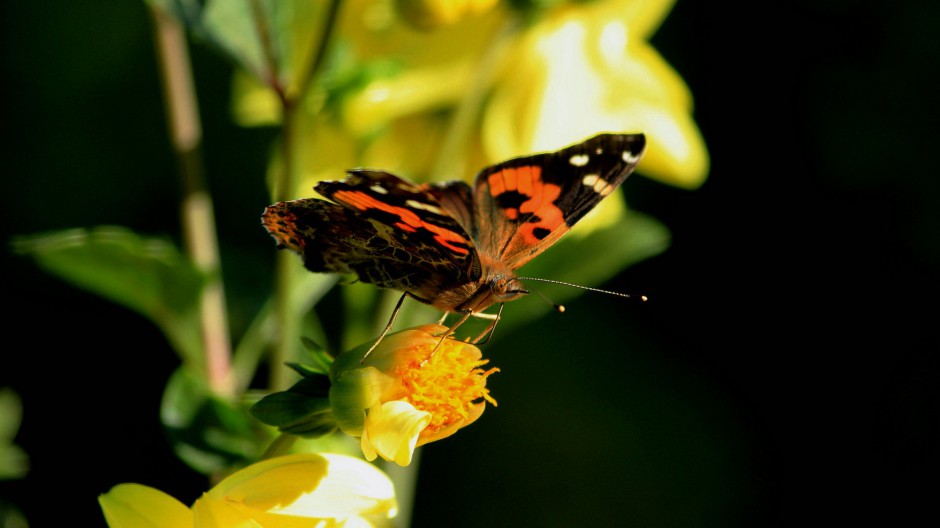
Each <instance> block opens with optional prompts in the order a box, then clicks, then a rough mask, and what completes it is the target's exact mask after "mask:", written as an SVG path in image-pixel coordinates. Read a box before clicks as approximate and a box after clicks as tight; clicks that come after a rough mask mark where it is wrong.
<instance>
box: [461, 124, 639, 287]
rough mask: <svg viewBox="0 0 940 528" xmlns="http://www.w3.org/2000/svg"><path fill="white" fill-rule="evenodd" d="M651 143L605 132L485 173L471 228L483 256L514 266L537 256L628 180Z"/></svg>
mask: <svg viewBox="0 0 940 528" xmlns="http://www.w3.org/2000/svg"><path fill="white" fill-rule="evenodd" d="M645 146H646V139H645V137H644V136H643V134H601V135H598V136H594V137H592V138H591V139H588V140H587V141H584V142H583V143H579V144H577V145H572V146H569V147H567V148H564V149H561V150H558V151H556V152H549V153H543V154H536V155H533V156H525V157H520V158H514V159H511V160H508V161H505V162H503V163H499V164H497V165H493V166H492V167H488V168H486V169H484V170H483V171H481V172H480V173H479V174H478V175H477V177H476V183H475V187H474V201H475V210H474V215H475V219H476V226H477V229H475V230H472V231H471V232H470V235H471V237H472V239H473V240H474V243H475V244H476V247H477V250H478V251H479V252H480V254H481V257H482V258H483V259H484V261H495V262H500V263H502V264H504V265H505V266H507V267H508V268H509V269H516V268H518V267H520V266H522V265H523V264H525V263H526V262H528V261H529V260H531V259H532V258H533V257H535V256H536V255H538V254H539V253H541V252H542V251H544V250H545V249H546V248H548V246H550V245H552V244H553V243H555V241H556V240H558V238H559V237H561V236H562V235H563V234H565V233H566V232H567V231H568V230H569V229H570V228H571V226H573V225H574V224H575V223H576V222H577V221H578V220H580V219H581V218H582V217H584V215H585V214H587V213H588V211H590V210H591V209H593V208H594V206H595V205H597V204H598V203H599V202H600V201H601V200H603V199H604V197H606V196H608V195H609V194H610V193H612V192H613V191H614V190H615V189H616V188H617V187H618V186H619V185H620V184H621V183H623V181H624V180H625V179H626V178H627V176H629V175H630V173H631V172H633V169H634V168H635V167H636V165H637V163H638V162H639V160H640V157H641V156H642V155H643V151H644V149H645Z"/></svg>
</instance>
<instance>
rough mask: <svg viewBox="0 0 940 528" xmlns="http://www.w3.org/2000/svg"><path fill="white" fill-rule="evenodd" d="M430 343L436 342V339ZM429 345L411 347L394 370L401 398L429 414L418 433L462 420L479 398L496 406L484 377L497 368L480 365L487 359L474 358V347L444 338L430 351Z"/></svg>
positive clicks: (425, 433) (433, 430) (425, 432)
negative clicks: (401, 394) (399, 386)
mask: <svg viewBox="0 0 940 528" xmlns="http://www.w3.org/2000/svg"><path fill="white" fill-rule="evenodd" d="M434 344H435V345H437V340H435V343H434ZM433 349H434V347H433V346H432V347H430V348H428V347H414V348H412V349H411V350H409V351H408V352H409V356H410V357H409V358H408V360H407V361H402V362H400V363H399V366H398V368H397V369H396V372H395V375H396V376H397V377H399V378H400V379H401V381H402V388H403V389H404V396H403V397H402V399H403V400H405V401H407V402H409V403H411V404H412V405H414V407H415V409H418V410H422V411H427V412H429V413H430V414H431V423H430V424H429V425H428V426H427V427H426V428H425V429H424V431H422V432H421V436H430V435H433V434H434V433H435V432H437V431H439V430H441V429H443V428H446V427H449V426H451V425H454V424H459V423H461V422H464V421H466V420H467V418H468V417H469V416H470V410H471V408H472V407H473V406H474V405H477V404H479V402H480V400H485V401H487V402H489V403H491V404H493V406H494V407H495V406H496V400H494V399H493V397H492V396H490V391H489V389H487V388H486V378H488V377H489V376H490V374H493V373H494V372H499V369H498V368H491V369H489V370H483V369H482V368H480V367H482V366H483V365H486V364H487V363H489V360H486V359H477V357H476V354H474V353H473V351H476V349H475V347H473V346H472V345H469V344H467V343H464V342H462V341H456V340H454V339H446V340H444V342H443V343H441V345H440V346H439V347H437V350H436V351H435V352H434V353H433V355H431V351H432V350H433ZM429 355H430V357H428V356H429Z"/></svg>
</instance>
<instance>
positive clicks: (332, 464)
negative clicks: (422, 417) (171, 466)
mask: <svg viewBox="0 0 940 528" xmlns="http://www.w3.org/2000/svg"><path fill="white" fill-rule="evenodd" d="M98 502H99V504H100V505H101V509H102V510H103V511H104V515H105V519H106V520H107V522H108V526H110V527H111V528H130V527H134V528H139V527H153V528H171V527H172V528H188V527H193V526H199V527H200V528H235V527H243V526H264V527H265V528H279V527H281V528H296V527H300V526H311V523H312V522H313V523H320V524H316V526H340V525H342V526H386V524H387V519H389V518H391V517H393V516H394V515H395V514H396V512H397V504H396V502H395V494H394V489H393V487H392V483H391V481H390V480H389V479H388V477H387V476H386V475H385V474H384V473H382V472H381V471H379V470H378V469H377V468H376V467H375V466H373V465H371V464H369V463H367V462H364V461H362V460H360V459H358V458H353V457H348V456H344V455H333V454H319V455H317V454H311V453H300V454H295V455H287V456H283V457H278V458H272V459H269V460H264V461H262V462H258V463H256V464H253V465H251V466H248V467H246V468H244V469H242V470H240V471H237V472H235V473H233V474H232V475H230V476H228V477H227V478H225V479H224V480H222V481H221V482H220V483H219V484H217V485H216V486H214V487H213V488H212V489H211V490H209V491H208V492H206V493H204V494H203V496H202V497H200V498H199V499H198V500H196V502H195V504H193V507H192V509H190V508H187V507H186V506H185V505H183V503H181V502H179V501H178V500H176V499H174V498H173V497H171V496H169V495H167V494H166V493H164V492H162V491H160V490H157V489H154V488H151V487H148V486H143V485H140V484H119V485H117V486H115V487H114V488H112V489H111V491H109V492H108V493H105V494H103V495H101V496H100V497H99V498H98Z"/></svg>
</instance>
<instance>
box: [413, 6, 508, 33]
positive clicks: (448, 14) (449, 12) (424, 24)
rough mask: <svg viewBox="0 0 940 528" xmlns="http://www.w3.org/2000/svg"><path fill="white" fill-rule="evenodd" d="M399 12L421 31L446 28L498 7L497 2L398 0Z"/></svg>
mask: <svg viewBox="0 0 940 528" xmlns="http://www.w3.org/2000/svg"><path fill="white" fill-rule="evenodd" d="M395 3H396V4H397V6H398V10H399V12H400V13H401V15H402V16H403V17H404V18H405V20H407V21H408V22H409V23H411V24H413V25H414V26H415V27H417V28H420V29H433V28H436V27H439V26H446V25H448V24H453V23H454V22H456V21H458V20H460V19H462V18H464V17H467V16H472V15H474V14H477V13H483V12H485V11H487V10H489V9H491V8H492V7H493V6H494V5H496V0H396V1H395Z"/></svg>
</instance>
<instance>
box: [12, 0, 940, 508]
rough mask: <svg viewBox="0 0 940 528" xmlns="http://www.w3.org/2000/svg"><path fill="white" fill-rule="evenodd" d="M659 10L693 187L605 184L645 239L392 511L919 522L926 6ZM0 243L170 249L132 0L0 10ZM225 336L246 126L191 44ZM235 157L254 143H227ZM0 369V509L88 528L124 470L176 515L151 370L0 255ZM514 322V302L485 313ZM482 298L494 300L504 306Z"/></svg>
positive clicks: (259, 155) (931, 355) (144, 32)
mask: <svg viewBox="0 0 940 528" xmlns="http://www.w3.org/2000/svg"><path fill="white" fill-rule="evenodd" d="M743 6H744V8H743V9H742V7H741V6H740V3H737V2H692V1H688V0H687V1H682V0H680V1H679V3H678V5H677V6H676V7H675V8H674V10H673V12H672V13H671V14H670V16H669V17H668V18H667V19H666V21H665V23H664V25H663V26H662V27H661V28H660V30H659V31H658V32H657V33H656V35H655V37H654V39H653V42H654V44H655V45H656V47H657V49H659V51H660V52H661V53H662V54H663V55H664V56H665V58H666V59H667V60H668V61H669V62H670V63H671V64H672V65H673V66H674V67H675V68H676V69H677V70H678V71H679V72H680V74H681V75H682V76H683V78H684V79H685V80H686V82H687V83H688V84H689V85H690V87H691V89H692V92H693V94H694V96H695V101H696V110H695V117H696V120H697V122H698V123H699V125H700V127H701V129H702V131H703V134H704V137H705V139H706V142H707V144H708V147H709V151H710V154H711V157H712V169H711V174H710V177H709V179H708V181H707V182H706V183H705V185H704V186H703V187H702V188H700V189H698V190H695V191H684V190H678V189H675V188H670V187H666V186H664V185H661V184H659V183H656V182H653V181H651V180H647V179H644V178H642V177H633V178H631V179H630V180H628V182H627V183H626V184H625V186H624V189H625V192H626V195H627V199H628V202H629V203H630V205H631V206H632V207H633V208H635V209H637V210H640V211H643V212H645V213H648V214H651V215H652V216H655V217H657V218H659V219H660V220H661V221H663V222H664V223H665V224H666V225H667V226H668V227H669V229H670V230H671V232H672V235H673V242H672V246H671V248H670V249H669V250H668V251H667V252H666V253H664V254H662V255H661V256H658V257H656V258H653V259H650V260H648V261H645V262H643V263H641V264H639V265H637V266H634V267H632V268H630V269H628V270H626V271H625V272H624V273H622V274H621V275H620V276H619V277H618V278H617V279H616V280H614V281H611V282H610V283H609V284H607V285H606V287H608V288H610V289H614V290H618V291H627V292H637V293H645V294H647V295H649V296H650V297H651V299H652V301H651V302H649V303H646V304H644V305H642V306H635V305H630V306H625V305H624V304H623V303H622V302H621V301H620V300H618V299H616V298H612V297H607V296H602V295H585V296H583V297H581V298H579V300H578V301H576V302H574V303H572V304H570V305H569V306H568V308H569V309H568V313H566V314H565V315H564V316H552V317H553V318H551V319H544V320H542V321H540V322H539V323H536V324H533V325H530V326H528V327H526V328H523V329H520V330H518V331H517V332H514V333H513V334H512V335H504V336H499V339H498V341H497V342H496V343H494V344H493V345H492V348H491V349H490V350H489V351H488V352H487V353H488V354H489V355H492V356H493V357H494V362H495V363H496V364H497V365H498V366H500V368H501V369H502V372H501V373H500V374H498V375H497V376H495V377H494V378H493V379H492V388H493V391H494V394H495V395H496V397H497V399H498V400H499V403H500V406H499V407H498V408H496V409H490V410H488V411H487V413H486V414H485V415H484V416H483V418H482V419H481V420H480V422H478V423H477V424H475V425H474V426H473V427H470V428H468V429H466V430H464V431H461V432H460V433H459V434H458V435H457V436H455V437H454V438H453V439H451V440H448V441H445V442H439V443H437V444H432V445H430V446H428V447H427V448H425V449H424V450H423V451H424V452H423V456H422V461H421V464H422V465H421V481H420V484H419V489H418V498H417V505H416V510H415V522H414V525H415V526H440V525H448V526H519V525H538V526H562V525H566V526H567V525H580V524H586V523H588V522H603V523H609V524H613V523H617V524H620V523H622V524H624V525H634V526H729V527H730V526H794V525H804V524H806V523H807V522H809V521H810V520H813V521H818V522H821V523H823V522H828V523H837V524H839V525H842V524H848V523H850V522H857V521H862V520H865V521H868V522H880V523H886V524H888V525H892V526H899V525H908V524H911V523H912V521H913V520H914V519H919V518H920V516H921V515H927V516H929V517H931V518H935V517H936V514H935V505H934V504H935V500H936V494H935V493H934V492H932V490H931V488H929V487H928V486H926V485H924V484H923V482H925V481H928V479H929V478H930V477H933V476H934V475H935V471H934V470H933V469H931V466H933V465H935V464H936V462H937V460H936V458H937V440H938V439H937V435H936V426H937V419H938V412H937V404H936V399H935V392H936V389H935V386H936V380H937V373H938V368H937V361H938V360H937V351H938V350H940V346H938V337H937V333H936V328H935V327H936V323H937V310H936V307H935V302H936V298H937V293H938V288H937V286H936V283H937V278H938V271H940V212H938V211H940V207H938V206H937V198H938V197H940V193H938V186H940V183H938V181H940V180H938V178H937V177H938V176H940V174H938V171H937V169H936V161H935V158H936V154H937V144H938V139H940V138H938V135H940V134H938V132H937V123H938V116H940V113H938V112H937V106H938V103H937V100H938V98H937V97H936V94H937V93H940V90H938V86H937V82H936V79H935V78H934V74H935V72H937V71H940V64H938V62H940V53H938V52H940V39H938V36H937V32H936V28H937V27H940V24H938V23H940V5H938V4H937V3H935V2H931V1H928V0H924V1H917V0H905V1H902V2H894V3H890V5H889V3H882V2H836V1H827V2H809V1H805V2H789V3H787V5H786V6H783V5H777V4H773V5H769V6H765V5H759V6H758V5H754V4H743ZM0 9H2V11H3V15H2V20H3V22H2V24H3V26H4V30H3V33H2V38H3V41H2V46H0V49H2V51H0V55H2V60H3V62H2V72H3V77H4V82H3V87H4V90H3V94H4V96H3V98H2V101H3V116H4V117H3V121H4V125H5V126H4V130H5V134H4V135H5V139H4V140H3V150H4V156H3V167H4V186H5V188H4V190H3V208H2V211H0V218H2V223H0V229H2V232H0V236H2V239H3V240H4V243H6V242H7V241H8V240H9V238H10V237H11V236H13V235H17V234H28V233H35V232H42V231H46V230H51V229H61V228H68V227H75V226H94V225H100V224H116V225H125V226H129V227H132V228H133V229H135V230H137V231H139V232H142V233H147V234H156V235H165V236H167V237H169V238H175V237H176V233H178V232H179V223H178V219H177V205H176V204H177V195H176V192H177V191H176V189H177V186H176V181H175V167H174V162H173V159H172V157H171V153H170V149H169V148H168V145H167V140H166V133H165V125H164V119H163V114H162V112H163V107H162V102H161V98H160V93H159V81H158V78H157V76H156V73H155V72H156V68H155V64H154V53H153V49H152V43H151V40H150V36H149V35H150V28H149V21H148V18H147V15H146V11H145V9H144V7H143V4H142V3H137V2H129V3H124V2H113V1H111V2H104V1H100V2H90V3H82V5H81V6H79V5H73V3H71V2H41V3H6V4H4V6H3V7H2V8H0ZM193 61H194V64H195V67H196V81H197V90H198V91H199V94H200V97H201V100H200V104H201V111H202V115H203V119H204V121H205V127H206V144H205V150H206V162H207V166H208V170H209V176H210V185H211V187H212V190H213V194H214V196H215V199H216V213H217V217H218V218H219V231H220V236H221V240H222V244H223V246H222V251H223V259H225V265H226V268H225V273H226V280H227V281H228V282H229V283H231V284H239V288H241V290H240V293H239V294H238V295H237V296H230V302H231V303H232V305H233V306H232V314H233V327H234V328H239V327H242V326H243V325H244V324H245V323H246V321H247V320H248V318H250V317H251V315H252V314H253V310H255V309H256V307H257V304H258V303H259V302H260V301H261V299H263V297H264V296H265V295H266V294H267V292H268V291H269V288H270V281H271V277H270V276H269V275H265V274H263V273H259V272H258V270H259V269H269V268H266V266H270V263H271V258H272V252H271V247H270V241H269V240H268V239H267V237H266V236H265V235H264V234H263V233H262V232H260V231H259V229H258V221H257V217H258V212H259V211H261V210H262V209H263V207H264V206H265V205H266V203H265V200H266V198H265V197H266V191H265V188H264V183H263V179H262V178H261V177H260V176H261V175H262V174H263V172H264V170H265V156H266V153H267V148H268V146H269V144H270V140H271V138H272V134H271V132H270V131H264V130H245V129H240V128H237V127H235V126H234V125H232V124H231V123H230V119H229V114H228V112H229V110H228V109H229V99H228V98H229V90H230V89H229V85H228V83H229V68H228V66H227V65H226V64H225V63H223V62H222V61H220V60H219V59H218V58H217V57H216V56H215V55H213V54H212V53H211V52H209V51H207V50H205V49H202V48H201V47H199V46H196V47H194V48H193ZM245 153H256V155H245ZM0 263H2V277H3V280H4V300H5V301H6V302H5V310H4V312H5V314H4V317H3V322H4V324H3V329H4V337H5V343H6V345H5V346H4V350H3V352H2V354H3V358H2V362H0V386H10V387H12V388H14V389H15V390H16V391H17V392H18V393H19V394H20V395H21V396H22V398H23V399H24V407H25V417H24V422H23V425H22V427H21V430H20V432H19V435H18V436H17V443H18V444H19V445H21V446H22V447H24V448H25V449H26V451H27V452H28V453H29V454H30V456H31V463H32V470H31V472H30V474H29V476H28V477H27V478H26V479H24V480H22V481H9V482H0V499H2V500H6V501H9V503H13V504H16V505H17V506H18V507H19V508H20V509H22V510H23V511H24V512H25V514H26V516H27V517H28V518H29V519H30V521H31V523H32V524H33V525H34V526H45V525H50V524H54V523H53V522H52V519H56V518H58V516H60V515H62V514H63V512H64V514H65V515H68V516H70V517H71V518H74V519H81V520H82V521H85V520H88V519H100V513H99V511H98V507H97V504H96V503H95V497H96V496H97V495H98V494H99V493H102V492H104V491H106V490H107V489H109V488H110V487H111V486H113V485H114V484H117V483H119V482H130V481H134V482H141V483H144V484H148V485H151V486H155V487H158V488H160V489H163V490H165V491H167V492H169V493H171V494H173V495H174V496H177V497H178V498H180V499H181V500H184V501H185V502H191V501H192V500H194V499H195V498H197V497H198V494H199V493H200V492H201V491H202V490H203V489H204V486H205V484H204V481H203V480H202V477H200V476H198V475H196V474H195V473H194V472H192V471H190V470H189V469H187V468H186V467H185V466H184V465H183V464H182V463H181V462H179V461H178V460H176V459H175V458H174V457H173V455H172V453H171V451H170V449H169V447H168V445H167V443H166V441H165V440H164V438H163V433H162V432H161V430H160V427H159V423H158V418H157V416H158V415H157V412H158V405H159V398H160V395H161V393H162V388H163V385H164V383H165V381H166V378H167V376H169V374H170V373H171V372H172V370H173V369H174V368H175V366H176V359H175V357H174V356H173V355H172V354H168V353H167V351H168V347H167V344H166V342H165V340H164V338H163V337H162V335H161V334H160V333H159V332H158V331H157V330H156V329H155V328H154V327H153V326H152V325H151V324H150V323H148V322H147V321H146V320H143V319H142V318H140V317H139V316H136V315H134V314H132V313H129V312H127V311H126V310H123V309H121V308H119V307H117V306H115V305H113V304H111V303H109V302H107V301H103V300H100V299H98V298H96V297H93V296H91V295H88V294H86V293H84V292H81V291H79V290H77V289H74V288H72V287H71V286H68V285H66V284H64V283H62V282H60V281H57V280H56V279H54V278H52V277H49V276H47V275H45V274H43V273H42V272H40V271H38V270H37V269H35V268H34V267H33V265H32V264H30V263H29V262H27V261H24V260H22V259H20V258H18V257H15V256H13V255H11V254H9V253H8V252H4V253H3V254H2V261H0ZM515 309H524V308H515ZM508 310H509V308H507V311H508Z"/></svg>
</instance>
